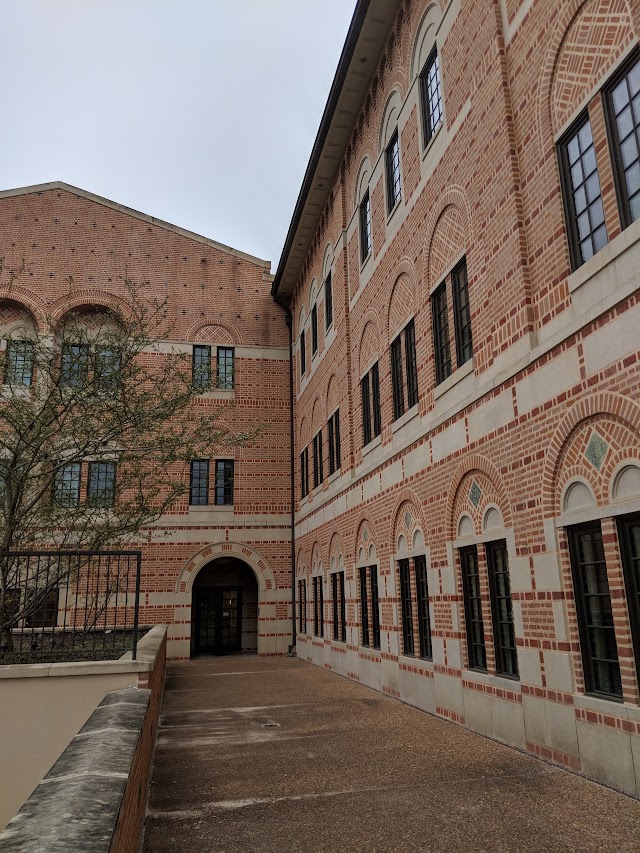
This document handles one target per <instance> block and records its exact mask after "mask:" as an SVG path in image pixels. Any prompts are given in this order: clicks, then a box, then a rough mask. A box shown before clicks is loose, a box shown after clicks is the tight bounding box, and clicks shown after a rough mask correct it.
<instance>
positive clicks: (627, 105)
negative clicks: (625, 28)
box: [607, 54, 640, 228]
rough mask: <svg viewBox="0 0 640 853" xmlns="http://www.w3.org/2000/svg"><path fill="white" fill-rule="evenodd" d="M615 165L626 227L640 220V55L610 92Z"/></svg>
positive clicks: (610, 124) (617, 79)
mask: <svg viewBox="0 0 640 853" xmlns="http://www.w3.org/2000/svg"><path fill="white" fill-rule="evenodd" d="M607 107H608V112H609V128H610V132H611V137H612V143H613V146H612V147H613V164H614V168H615V172H616V177H617V182H616V185H617V190H618V200H619V203H620V213H621V219H622V226H623V228H626V227H627V226H628V225H631V223H632V222H635V221H636V219H638V218H640V58H639V57H638V55H637V54H636V55H635V57H634V59H633V61H632V64H631V66H627V68H626V69H624V71H623V75H622V77H621V78H620V77H617V78H616V81H615V83H614V85H613V87H612V88H610V89H609V91H608V92H607Z"/></svg>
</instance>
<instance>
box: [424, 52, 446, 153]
mask: <svg viewBox="0 0 640 853" xmlns="http://www.w3.org/2000/svg"><path fill="white" fill-rule="evenodd" d="M420 96H421V101H422V122H423V129H424V144H425V146H426V145H427V144H428V142H429V141H430V139H431V137H432V136H433V134H434V133H435V131H436V130H437V128H438V125H439V124H440V122H441V121H442V92H441V85H440V63H439V60H438V54H437V52H436V51H435V50H434V51H433V53H432V54H431V55H430V57H429V59H427V61H426V63H425V66H424V68H423V69H422V72H421V73H420Z"/></svg>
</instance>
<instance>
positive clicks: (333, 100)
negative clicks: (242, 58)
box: [271, 0, 370, 299]
mask: <svg viewBox="0 0 640 853" xmlns="http://www.w3.org/2000/svg"><path fill="white" fill-rule="evenodd" d="M369 3H370V0H358V2H357V4H356V8H355V10H354V13H353V17H352V18H351V23H350V25H349V30H348V32H347V37H346V39H345V43H344V47H343V48H342V53H341V54H340V60H339V61H338V67H337V69H336V73H335V76H334V78H333V83H332V84H331V89H330V90H329V97H328V98H327V103H326V106H325V108H324V112H323V113H322V118H321V120H320V127H319V128H318V133H317V135H316V139H315V142H314V143H313V148H312V149H311V156H310V157H309V162H308V164H307V169H306V171H305V173H304V178H303V179H302V186H301V187H300V192H299V194H298V200H297V201H296V206H295V208H294V210H293V216H292V217H291V223H290V224H289V230H288V231H287V236H286V239H285V241H284V248H283V250H282V254H281V255H280V260H279V262H278V269H277V270H276V274H275V278H274V280H273V285H272V286H271V295H272V296H273V298H274V299H276V297H277V295H278V288H279V286H280V280H281V278H282V275H283V273H284V268H285V266H286V262H287V259H288V256H289V252H290V251H291V246H292V244H293V241H294V238H295V235H296V231H297V230H298V225H299V224H300V217H301V216H302V211H303V210H304V206H305V203H306V200H307V196H308V195H309V190H310V189H311V185H312V183H313V177H314V174H315V171H316V168H317V166H318V163H319V162H320V156H321V154H322V149H323V147H324V143H325V141H326V138H327V134H328V133H329V129H330V127H331V123H332V121H333V116H334V113H335V109H336V106H337V103H338V98H339V97H340V93H341V91H342V86H343V84H344V81H345V78H346V76H347V71H348V70H349V66H350V64H351V60H352V59H353V54H354V52H355V49H356V45H357V43H358V37H359V36H360V30H361V29H362V24H363V23H364V19H365V17H366V14H367V11H368V9H369Z"/></svg>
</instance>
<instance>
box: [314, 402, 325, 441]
mask: <svg viewBox="0 0 640 853" xmlns="http://www.w3.org/2000/svg"><path fill="white" fill-rule="evenodd" d="M324 421H325V417H324V411H323V408H322V400H321V399H320V397H319V396H317V397H316V398H315V400H314V401H313V408H312V409H311V432H312V433H313V435H315V434H316V432H317V431H318V430H319V429H320V428H321V427H322V425H323V423H324Z"/></svg>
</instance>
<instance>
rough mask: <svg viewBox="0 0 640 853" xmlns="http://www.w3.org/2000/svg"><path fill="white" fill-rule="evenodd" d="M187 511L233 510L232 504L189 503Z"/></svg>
mask: <svg viewBox="0 0 640 853" xmlns="http://www.w3.org/2000/svg"><path fill="white" fill-rule="evenodd" d="M189 512H233V504H189Z"/></svg>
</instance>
